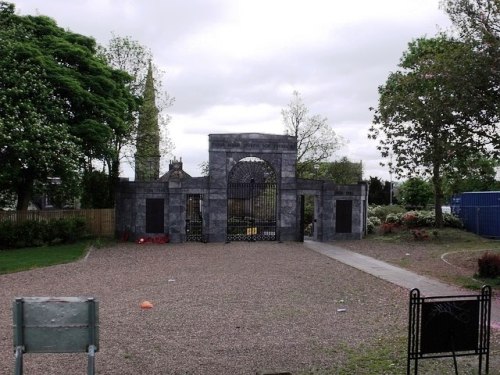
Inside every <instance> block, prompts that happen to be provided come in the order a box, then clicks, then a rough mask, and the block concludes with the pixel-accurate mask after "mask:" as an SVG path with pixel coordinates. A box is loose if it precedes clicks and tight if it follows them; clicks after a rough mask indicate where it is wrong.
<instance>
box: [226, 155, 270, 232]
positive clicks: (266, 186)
mask: <svg viewBox="0 0 500 375" xmlns="http://www.w3.org/2000/svg"><path fill="white" fill-rule="evenodd" d="M277 202H278V185H277V179H276V173H275V171H274V170H273V168H272V167H271V166H270V165H269V164H268V163H267V162H265V161H264V160H262V159H259V158H255V157H251V158H244V159H242V160H240V161H239V162H238V163H237V164H235V165H234V166H233V168H232V169H231V171H230V172H229V175H228V184H227V232H226V233H227V239H226V240H227V241H274V240H276V239H277V225H276V223H277Z"/></svg>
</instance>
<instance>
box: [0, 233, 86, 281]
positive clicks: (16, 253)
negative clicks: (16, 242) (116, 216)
mask: <svg viewBox="0 0 500 375" xmlns="http://www.w3.org/2000/svg"><path fill="white" fill-rule="evenodd" d="M90 244H91V242H89V241H80V242H77V243H73V244H64V245H55V246H42V247H28V248H22V249H13V250H0V274H4V273H12V272H19V271H25V270H29V269H32V268H38V267H47V266H51V265H54V264H61V263H69V262H73V261H75V260H77V259H80V258H81V257H82V256H83V255H84V254H85V252H86V250H87V248H88V247H89V246H90Z"/></svg>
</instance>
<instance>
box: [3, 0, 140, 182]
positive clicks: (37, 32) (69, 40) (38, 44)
mask: <svg viewBox="0 0 500 375" xmlns="http://www.w3.org/2000/svg"><path fill="white" fill-rule="evenodd" d="M0 29H1V30H2V31H3V34H2V41H1V42H2V43H3V44H5V45H15V48H13V50H12V58H11V59H12V61H13V64H14V65H15V64H22V63H23V62H24V63H27V64H29V69H28V68H26V69H27V70H30V71H32V72H37V73H36V74H38V75H39V76H40V77H41V78H42V79H43V84H44V85H45V86H47V89H48V90H49V91H51V92H52V94H49V95H52V97H53V98H54V99H57V100H58V103H59V106H54V107H53V108H54V110H52V111H51V112H47V111H45V109H43V108H41V109H40V108H38V106H42V105H43V104H42V103H41V101H36V106H35V109H34V110H35V111H37V110H39V109H40V110H41V111H42V113H43V112H44V111H45V115H46V116H45V117H46V118H45V119H44V122H45V123H52V124H55V123H59V124H61V131H59V132H56V133H54V137H56V139H58V140H59V141H60V143H61V144H64V142H63V140H62V137H63V136H65V135H66V134H69V135H71V136H73V137H76V138H77V140H78V142H77V143H78V145H79V147H80V151H81V152H82V153H83V154H84V156H85V158H83V157H82V158H80V159H79V160H78V159H77V160H74V163H78V162H80V167H81V169H85V170H92V169H93V164H94V162H95V161H102V162H104V163H107V164H108V165H109V166H110V169H113V161H114V160H116V159H117V155H116V152H115V150H114V148H113V147H112V143H113V139H114V138H120V137H124V136H126V135H127V134H128V132H129V119H130V117H131V116H132V113H133V110H134V109H135V108H136V105H137V102H136V98H135V97H134V96H133V95H132V94H131V93H130V90H129V89H128V87H127V83H128V82H129V81H130V77H129V75H128V74H127V73H125V72H122V71H119V70H116V69H112V68H111V67H110V66H108V65H107V64H106V62H105V61H104V60H103V59H101V58H99V57H98V56H97V55H96V44H95V41H94V39H92V38H89V37H86V36H83V35H80V34H75V33H72V32H71V31H69V30H64V29H62V28H60V27H58V26H57V24H56V22H55V21H54V20H52V19H50V18H49V17H45V16H19V15H16V14H15V13H14V6H13V5H12V4H8V3H5V2H2V3H1V5H0ZM2 58H3V55H2ZM22 100H23V102H22V103H21V102H16V105H29V104H30V101H31V98H30V97H23V98H22ZM53 102H54V100H50V101H49V100H48V101H46V103H47V104H46V106H47V107H50V106H51V104H50V103H53ZM58 108H59V109H60V110H57V109H58ZM61 116H63V119H61ZM63 128H64V129H63ZM46 134H49V133H46ZM68 139H69V138H68ZM47 150H48V149H47ZM53 151H54V152H56V150H53ZM57 152H59V151H57ZM25 162H26V161H23V163H25ZM62 172H63V171H60V172H58V173H62ZM51 173H56V171H52V172H51ZM39 177H40V178H41V177H43V176H39ZM53 177H56V176H53ZM57 177H62V176H57ZM116 178H117V175H113V174H112V176H111V180H110V184H114V182H115V181H116Z"/></svg>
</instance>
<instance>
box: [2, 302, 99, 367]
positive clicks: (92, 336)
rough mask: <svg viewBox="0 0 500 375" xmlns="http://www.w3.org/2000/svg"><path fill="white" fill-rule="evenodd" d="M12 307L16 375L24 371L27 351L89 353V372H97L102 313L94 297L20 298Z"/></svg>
mask: <svg viewBox="0 0 500 375" xmlns="http://www.w3.org/2000/svg"><path fill="white" fill-rule="evenodd" d="M12 309H13V330H14V335H13V339H14V353H15V374H16V375H22V373H23V354H24V353H79V352H85V353H87V355H88V364H87V374H88V375H93V374H94V373H95V352H97V351H98V350H99V316H98V302H97V301H96V300H95V299H94V298H80V297H20V298H16V299H15V301H14V303H13V308H12Z"/></svg>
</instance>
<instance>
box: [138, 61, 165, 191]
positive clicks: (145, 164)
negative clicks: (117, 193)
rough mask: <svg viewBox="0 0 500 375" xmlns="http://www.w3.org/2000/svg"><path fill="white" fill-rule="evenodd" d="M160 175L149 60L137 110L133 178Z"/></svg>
mask: <svg viewBox="0 0 500 375" xmlns="http://www.w3.org/2000/svg"><path fill="white" fill-rule="evenodd" d="M159 176H160V128H159V126H158V108H157V107H156V102H155V88H154V80H153V68H152V65H151V61H149V67H148V75H147V77H146V85H145V87H144V95H143V103H142V106H141V108H140V110H139V124H138V127H137V139H136V153H135V180H136V181H156V180H157V179H158V178H159Z"/></svg>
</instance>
